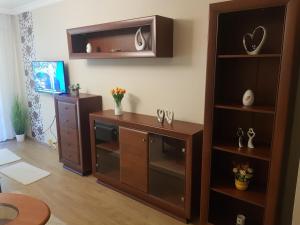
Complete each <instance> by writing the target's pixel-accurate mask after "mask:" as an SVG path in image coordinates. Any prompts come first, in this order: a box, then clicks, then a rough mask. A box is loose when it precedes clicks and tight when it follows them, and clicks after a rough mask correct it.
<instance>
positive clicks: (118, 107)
mask: <svg viewBox="0 0 300 225" xmlns="http://www.w3.org/2000/svg"><path fill="white" fill-rule="evenodd" d="M125 93H126V90H125V89H123V88H119V87H116V88H114V89H112V90H111V94H112V96H113V98H114V100H115V115H116V116H120V115H122V104H121V102H122V99H123V97H124V95H125Z"/></svg>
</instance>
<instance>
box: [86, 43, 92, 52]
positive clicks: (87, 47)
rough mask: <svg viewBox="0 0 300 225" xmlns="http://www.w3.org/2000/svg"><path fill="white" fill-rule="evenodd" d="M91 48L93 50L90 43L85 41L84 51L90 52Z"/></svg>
mask: <svg viewBox="0 0 300 225" xmlns="http://www.w3.org/2000/svg"><path fill="white" fill-rule="evenodd" d="M92 50H93V48H92V44H91V43H87V44H86V53H91V52H92Z"/></svg>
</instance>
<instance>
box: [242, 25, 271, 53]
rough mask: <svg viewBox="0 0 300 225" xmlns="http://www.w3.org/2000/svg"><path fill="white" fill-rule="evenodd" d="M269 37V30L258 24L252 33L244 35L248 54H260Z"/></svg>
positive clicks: (244, 43)
mask: <svg viewBox="0 0 300 225" xmlns="http://www.w3.org/2000/svg"><path fill="white" fill-rule="evenodd" d="M266 39H267V30H266V28H265V27H263V26H258V27H256V28H255V29H254V31H253V32H252V33H247V34H245V35H244V37H243V45H244V48H245V50H246V52H247V54H248V55H258V54H259V52H260V50H261V48H262V47H263V45H264V43H265V42H266Z"/></svg>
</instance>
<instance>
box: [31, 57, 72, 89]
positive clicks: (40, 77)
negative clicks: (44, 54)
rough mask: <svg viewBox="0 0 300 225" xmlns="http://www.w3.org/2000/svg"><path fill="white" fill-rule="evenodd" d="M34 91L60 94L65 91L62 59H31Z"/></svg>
mask: <svg viewBox="0 0 300 225" xmlns="http://www.w3.org/2000/svg"><path fill="white" fill-rule="evenodd" d="M32 70H33V77H34V84H35V91H37V92H45V93H53V94H61V93H66V92H67V80H66V75H65V69H64V62H63V61H33V62H32Z"/></svg>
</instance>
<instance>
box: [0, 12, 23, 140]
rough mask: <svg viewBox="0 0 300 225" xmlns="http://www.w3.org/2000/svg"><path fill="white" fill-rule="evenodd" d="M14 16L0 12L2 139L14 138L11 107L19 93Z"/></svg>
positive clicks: (0, 117)
mask: <svg viewBox="0 0 300 225" xmlns="http://www.w3.org/2000/svg"><path fill="white" fill-rule="evenodd" d="M15 30H16V29H15V28H14V23H13V18H12V17H11V16H8V15H1V14H0V141H4V140H7V139H12V138H13V137H14V136H15V134H14V130H13V127H12V123H11V107H12V103H13V99H14V96H15V95H16V94H18V93H19V85H20V84H19V78H18V69H17V68H18V66H17V54H16V52H17V51H16V33H15Z"/></svg>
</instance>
